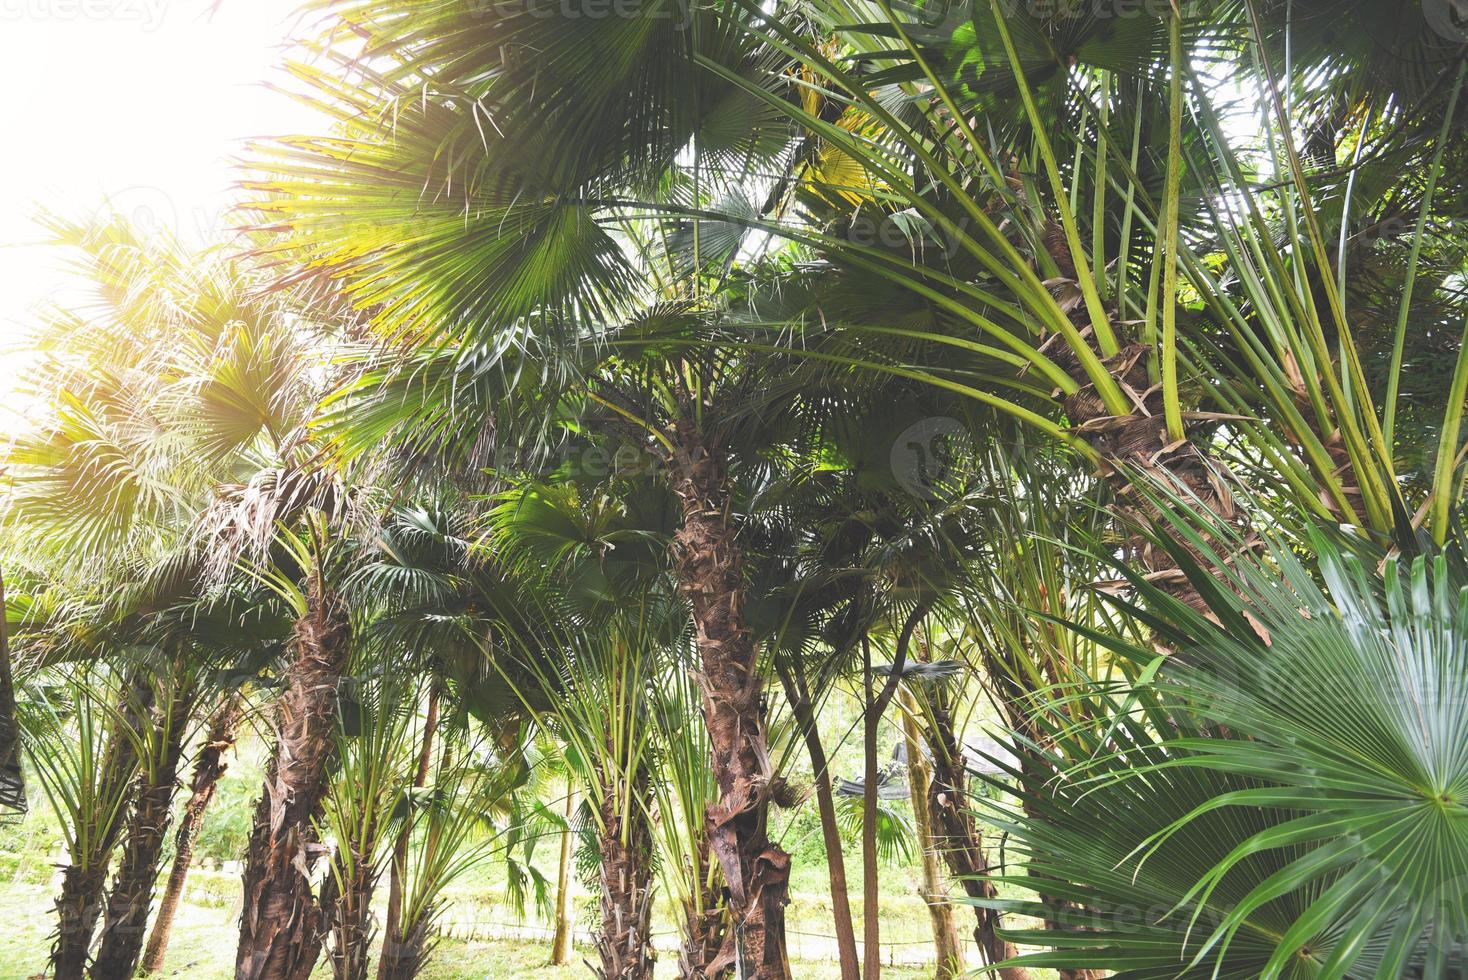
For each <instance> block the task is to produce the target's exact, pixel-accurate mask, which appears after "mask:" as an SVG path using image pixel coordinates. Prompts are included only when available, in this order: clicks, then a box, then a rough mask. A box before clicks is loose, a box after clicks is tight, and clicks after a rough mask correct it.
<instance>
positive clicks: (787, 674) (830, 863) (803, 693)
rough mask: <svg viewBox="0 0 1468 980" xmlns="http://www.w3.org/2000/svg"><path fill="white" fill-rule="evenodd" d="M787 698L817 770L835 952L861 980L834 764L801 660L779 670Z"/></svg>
mask: <svg viewBox="0 0 1468 980" xmlns="http://www.w3.org/2000/svg"><path fill="white" fill-rule="evenodd" d="M780 681H781V683H782V684H783V685H784V687H785V698H786V700H787V701H788V702H789V703H790V711H791V714H792V715H794V716H795V723H796V724H797V725H798V726H799V727H800V732H801V735H802V736H803V737H804V739H805V750H806V753H807V754H808V755H809V756H810V767H811V771H812V772H813V773H814V779H815V784H816V785H815V791H816V809H817V810H818V811H819V813H820V817H821V839H822V841H823V842H824V843H825V845H826V871H827V874H828V875H829V877H830V880H831V919H832V925H833V926H834V927H835V929H836V955H837V959H838V960H839V962H840V965H841V980H858V978H859V977H860V976H861V963H860V961H859V960H858V958H857V953H856V929H855V927H854V926H853V924H852V919H851V899H850V897H849V896H848V894H847V884H846V857H845V855H844V854H843V853H842V851H841V827H840V826H839V825H838V824H837V823H836V796H835V793H833V792H832V789H831V766H830V762H829V761H828V760H827V758H826V749H825V746H824V745H822V744H821V733H820V730H819V729H818V728H817V727H816V716H815V706H814V705H813V704H812V702H811V697H810V691H809V689H808V685H807V683H806V679H805V672H804V668H803V667H801V665H800V664H799V662H796V663H794V664H792V665H791V668H790V670H789V671H781V672H780Z"/></svg>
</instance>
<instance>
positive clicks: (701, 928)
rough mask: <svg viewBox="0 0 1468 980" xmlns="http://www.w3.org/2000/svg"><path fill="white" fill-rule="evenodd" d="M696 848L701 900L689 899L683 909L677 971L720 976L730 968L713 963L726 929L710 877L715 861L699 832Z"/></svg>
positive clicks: (707, 978) (705, 978)
mask: <svg viewBox="0 0 1468 980" xmlns="http://www.w3.org/2000/svg"><path fill="white" fill-rule="evenodd" d="M698 848H699V854H698V867H700V868H703V869H704V878H703V881H702V882H701V884H700V886H699V887H700V890H701V894H700V895H699V903H700V904H699V906H695V905H694V904H693V903H692V902H689V903H687V907H686V908H685V909H684V910H683V920H684V921H683V930H682V931H683V945H682V948H681V949H680V950H679V951H678V971H679V972H678V975H679V976H680V977H681V978H683V980H722V978H723V977H726V976H728V975H729V971H730V967H727V966H725V967H716V966H715V964H716V963H717V962H718V959H719V951H720V950H722V949H723V947H724V940H725V936H726V935H727V933H728V928H727V919H726V918H725V916H724V909H723V892H722V890H721V888H720V887H719V885H718V881H717V879H714V880H713V881H712V882H711V881H710V877H709V872H710V871H712V870H713V868H714V864H713V853H712V848H711V847H710V846H709V839H708V837H707V836H705V835H700V836H699V841H698Z"/></svg>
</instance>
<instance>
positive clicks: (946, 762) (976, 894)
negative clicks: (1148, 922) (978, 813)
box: [917, 643, 1032, 980]
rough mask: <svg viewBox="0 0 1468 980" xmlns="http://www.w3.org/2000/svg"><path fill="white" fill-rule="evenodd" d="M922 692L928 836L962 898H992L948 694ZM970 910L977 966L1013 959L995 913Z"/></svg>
mask: <svg viewBox="0 0 1468 980" xmlns="http://www.w3.org/2000/svg"><path fill="white" fill-rule="evenodd" d="M917 656H918V659H919V660H922V661H927V660H928V659H929V656H928V651H927V649H926V646H925V644H923V643H919V644H918V648H917ZM924 693H925V695H926V700H927V703H928V706H929V709H930V712H931V715H932V724H931V725H929V726H928V727H927V728H926V729H924V731H923V733H922V734H923V736H924V738H925V739H926V740H927V743H928V755H929V757H930V758H931V760H932V767H933V771H932V780H931V782H930V783H929V786H928V821H929V826H930V831H931V833H932V834H933V839H934V840H935V841H936V842H937V844H938V851H939V854H940V855H941V856H942V858H943V862H944V863H945V864H946V865H947V866H948V873H949V876H950V877H952V878H955V879H957V880H958V882H959V884H960V885H961V886H962V887H963V890H964V892H965V894H967V895H968V897H969V898H975V899H985V900H988V899H992V898H995V897H997V891H996V889H995V888H994V885H993V883H991V882H989V881H985V880H983V878H982V876H983V875H986V874H989V872H990V868H989V859H988V856H987V855H986V854H985V853H984V840H983V835H982V834H981V833H980V831H979V825H978V822H977V821H976V820H975V819H974V815H973V806H972V805H971V804H970V802H969V798H968V771H967V769H966V768H965V766H964V761H963V752H962V749H961V747H960V746H959V744H958V733H957V731H956V730H955V727H954V724H953V708H952V695H951V693H950V692H949V691H948V690H947V689H946V688H945V687H944V685H942V684H935V685H933V686H931V687H929V688H927V689H926V690H925V692H924ZM972 908H973V910H974V932H973V937H974V942H975V943H976V944H977V945H978V947H979V952H980V954H981V955H982V958H983V961H984V962H985V963H998V962H1001V961H1003V960H1007V959H1009V958H1010V957H1012V956H1015V955H1016V950H1015V948H1014V946H1013V945H1012V944H1010V943H1009V942H1007V941H1005V940H1004V939H1001V938H1000V937H999V935H998V932H997V929H998V926H999V915H998V913H997V912H995V911H994V910H992V909H986V908H982V907H980V906H978V905H974V906H972ZM999 976H1000V977H1001V978H1002V980H1032V974H1031V973H1030V971H1029V970H1027V969H1025V968H1024V967H1005V968H1004V969H1002V970H1000V971H999Z"/></svg>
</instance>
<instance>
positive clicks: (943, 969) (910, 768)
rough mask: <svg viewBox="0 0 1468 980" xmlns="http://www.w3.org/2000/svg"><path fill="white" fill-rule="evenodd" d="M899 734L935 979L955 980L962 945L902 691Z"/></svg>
mask: <svg viewBox="0 0 1468 980" xmlns="http://www.w3.org/2000/svg"><path fill="white" fill-rule="evenodd" d="M902 700H903V709H904V710H903V713H902V735H903V739H904V741H905V742H906V744H907V784H908V788H909V790H910V792H911V794H912V815H913V824H914V825H915V827H916V828H917V838H918V846H919V847H921V848H922V856H923V865H922V866H923V886H922V897H923V904H924V905H926V906H927V909H928V917H929V918H930V919H931V920H932V926H933V951H934V953H935V954H936V956H937V970H936V972H935V974H934V977H935V980H954V978H955V977H959V976H962V974H963V947H962V946H961V945H959V942H958V925H957V922H956V918H955V916H954V913H953V903H952V902H950V901H949V900H948V886H947V884H946V883H945V882H944V881H943V872H942V869H941V867H940V864H939V858H938V847H937V843H936V841H935V840H934V838H933V821H932V819H931V817H930V815H929V813H928V792H929V790H930V789H931V787H932V783H933V780H932V776H931V773H930V767H929V765H928V763H927V761H926V760H925V759H924V758H923V746H922V733H921V732H919V731H918V725H917V721H916V720H915V718H914V717H913V715H914V712H915V711H916V710H917V706H916V704H915V703H914V701H913V698H912V695H910V694H908V693H907V692H906V691H904V692H903V694H902Z"/></svg>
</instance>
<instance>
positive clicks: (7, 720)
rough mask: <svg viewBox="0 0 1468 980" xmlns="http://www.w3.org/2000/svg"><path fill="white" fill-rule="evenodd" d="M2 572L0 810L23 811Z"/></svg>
mask: <svg viewBox="0 0 1468 980" xmlns="http://www.w3.org/2000/svg"><path fill="white" fill-rule="evenodd" d="M8 609H9V606H7V605H6V600H5V573H4V572H3V571H0V809H4V810H14V811H16V812H17V813H21V812H24V811H25V808H26V803H25V780H24V779H23V778H22V777H21V772H20V730H19V729H18V728H17V727H16V721H15V681H14V677H13V676H12V674H11V671H10V624H9V622H8V620H7V618H6V611H7V610H8Z"/></svg>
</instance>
